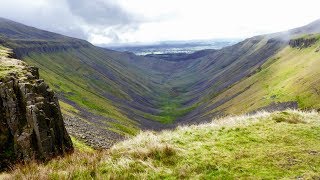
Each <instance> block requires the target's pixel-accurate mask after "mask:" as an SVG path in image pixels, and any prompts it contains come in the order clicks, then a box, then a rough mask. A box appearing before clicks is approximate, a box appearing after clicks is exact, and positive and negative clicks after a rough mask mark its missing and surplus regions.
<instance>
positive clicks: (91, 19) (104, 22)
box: [67, 0, 141, 26]
mask: <svg viewBox="0 0 320 180" xmlns="http://www.w3.org/2000/svg"><path fill="white" fill-rule="evenodd" d="M67 3H68V5H69V8H70V11H71V12H72V13H73V14H74V15H76V16H78V17H81V18H82V19H83V20H84V21H85V22H86V23H88V24H93V25H98V26H115V25H128V24H135V23H139V22H141V20H139V19H138V18H137V17H136V16H135V15H134V14H130V13H129V12H126V11H125V10H124V9H123V8H121V7H120V6H119V5H118V4H115V3H114V2H111V1H110V0H90V1H88V0H67Z"/></svg>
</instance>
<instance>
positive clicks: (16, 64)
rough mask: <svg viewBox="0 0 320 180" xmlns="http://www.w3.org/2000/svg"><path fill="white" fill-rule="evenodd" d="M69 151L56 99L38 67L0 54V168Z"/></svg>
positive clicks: (69, 143)
mask: <svg viewBox="0 0 320 180" xmlns="http://www.w3.org/2000/svg"><path fill="white" fill-rule="evenodd" d="M72 151H73V146H72V142H71V139H70V137H69V135H68V133H67V131H66V128H65V126H64V122H63V118H62V115H61V111H60V107H59V104H58V99H57V98H56V96H55V94H54V93H53V91H52V90H51V89H49V87H48V85H47V84H46V83H45V82H44V81H43V80H41V79H39V73H38V69H37V68H35V67H31V66H28V65H27V64H26V63H24V62H22V61H20V60H16V59H10V58H6V57H0V169H4V168H6V167H8V165H10V164H12V163H14V162H25V161H30V160H49V159H51V158H53V157H55V156H57V155H62V154H64V153H67V152H72Z"/></svg>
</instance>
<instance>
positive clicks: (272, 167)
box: [0, 111, 320, 179]
mask: <svg viewBox="0 0 320 180" xmlns="http://www.w3.org/2000/svg"><path fill="white" fill-rule="evenodd" d="M293 118H296V119H298V120H299V122H297V123H296V120H295V121H293V123H292V119H293ZM279 119H281V120H280V121H281V122H280V121H279ZM277 121H278V122H277ZM300 121H301V122H303V123H300ZM319 132H320V115H319V114H318V113H317V112H299V111H285V112H277V113H266V112H262V113H258V114H256V115H251V116H235V117H226V118H222V119H215V120H213V122H212V123H208V124H202V125H197V126H196V125H193V126H184V127H179V128H177V129H176V130H173V131H163V132H161V133H155V132H142V133H140V134H139V135H137V136H136V137H134V138H132V139H128V140H125V141H123V142H120V143H118V144H116V145H115V146H113V147H112V148H111V149H110V150H103V151H96V150H91V149H90V150H87V147H86V146H85V145H84V144H83V143H81V142H78V141H77V140H75V139H74V138H72V139H73V142H74V144H75V147H76V150H75V153H74V154H72V155H68V156H66V157H60V158H57V159H54V160H52V161H50V162H49V163H47V164H37V163H31V164H27V165H24V166H17V167H15V168H13V170H12V171H11V172H7V173H5V174H2V175H0V177H7V178H8V179H10V178H11V179H12V178H13V179H212V178H217V179H239V178H240V179H282V178H284V179H297V178H303V179H318V178H319V177H320V166H319V164H320V144H319V137H320V133H319Z"/></svg>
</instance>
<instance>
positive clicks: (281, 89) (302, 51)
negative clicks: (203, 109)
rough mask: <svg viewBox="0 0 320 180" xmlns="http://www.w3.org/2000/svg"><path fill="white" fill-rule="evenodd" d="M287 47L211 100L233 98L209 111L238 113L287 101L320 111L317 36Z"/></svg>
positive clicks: (308, 36) (318, 43) (319, 54)
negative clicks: (250, 74) (249, 75)
mask: <svg viewBox="0 0 320 180" xmlns="http://www.w3.org/2000/svg"><path fill="white" fill-rule="evenodd" d="M312 39H313V40H312ZM299 41H300V43H299ZM295 42H296V43H295ZM310 42H311V43H310ZM289 44H290V45H289ZM289 44H288V45H287V46H286V47H285V48H284V49H283V50H281V51H280V52H279V53H277V54H276V55H274V56H273V57H272V58H270V59H269V60H268V61H267V62H266V63H265V64H263V65H262V66H261V67H260V68H259V69H258V70H257V72H256V73H255V74H254V75H252V76H251V77H248V78H246V79H245V80H243V81H241V82H239V83H237V84H236V85H234V86H232V87H231V88H230V89H228V90H226V91H224V92H223V93H221V94H219V95H218V96H217V97H215V98H213V99H212V101H211V104H215V103H217V102H218V101H222V100H223V99H230V98H229V97H233V98H231V99H230V100H229V101H227V102H226V103H224V104H223V105H221V106H219V107H218V108H216V109H214V110H212V112H218V111H223V112H225V113H226V114H233V113H236V114H240V113H245V112H250V111H253V110H256V109H258V108H261V107H264V106H267V105H269V104H272V103H279V102H288V101H294V102H297V103H298V106H299V108H307V109H320V52H319V49H320V35H318V34H316V35H302V36H298V37H296V38H293V39H292V40H291V41H290V43H289Z"/></svg>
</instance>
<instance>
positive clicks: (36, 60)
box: [0, 19, 320, 148]
mask: <svg viewBox="0 0 320 180" xmlns="http://www.w3.org/2000/svg"><path fill="white" fill-rule="evenodd" d="M317 32H320V21H315V22H313V23H311V24H309V25H307V26H305V27H301V28H297V29H293V30H290V31H288V32H282V33H275V34H270V35H262V36H255V37H252V38H248V39H246V40H244V41H241V42H239V43H237V44H235V45H231V46H228V47H224V48H222V49H220V50H202V51H198V52H195V53H192V54H187V55H186V54H175V55H173V54H167V55H147V56H137V55H135V54H133V53H130V52H117V51H113V50H108V49H104V48H101V47H96V46H94V45H92V44H90V43H88V42H86V41H84V40H80V39H75V38H70V37H66V36H62V35H59V34H55V33H51V32H47V31H42V30H39V29H36V28H32V27H29V26H25V25H22V24H19V23H15V22H13V21H10V20H6V19H0V39H1V45H2V46H4V47H6V48H10V49H12V50H13V53H14V56H16V57H17V58H20V59H23V60H24V61H26V62H27V63H28V64H30V65H33V66H36V67H38V68H39V69H40V75H41V77H43V78H44V79H45V80H46V82H48V84H49V85H50V87H51V88H52V89H53V90H54V91H55V92H56V93H57V94H58V96H59V99H60V104H61V108H62V112H63V114H64V117H65V120H66V122H67V128H68V130H69V131H70V132H72V135H74V136H76V137H77V138H79V139H82V140H85V141H87V142H88V143H89V144H91V145H92V146H95V147H101V148H105V147H110V146H111V145H112V144H114V143H115V142H117V141H119V140H120V139H123V138H124V137H127V136H131V135H135V134H137V133H138V132H139V131H140V130H161V129H166V128H174V127H176V126H178V125H181V124H196V123H201V122H207V121H211V119H212V118H214V117H217V116H224V115H228V114H242V113H249V112H253V111H256V110H258V109H261V108H262V109H263V107H267V106H270V105H272V104H274V103H286V102H295V103H293V104H294V105H293V106H294V107H296V106H298V107H299V108H319V107H318V106H319V105H318V103H317V102H318V101H319V94H317V93H316V92H318V91H319V90H318V88H319V87H318V86H317V84H318V83H317V82H319V79H318V78H317V77H318V74H319V73H318V69H317V67H318V66H317V63H318V61H317V60H318V57H319V56H318V55H319V53H318V51H317V49H318V48H319V43H318V42H319V41H318V38H317V37H318V36H317V35H315V37H316V40H315V42H313V44H310V46H307V47H292V46H291V45H289V42H291V41H290V40H292V39H294V38H298V37H302V38H303V39H308V38H309V36H306V37H304V36H305V34H313V33H317ZM299 42H300V41H299ZM296 44H299V43H296ZM300 59H303V61H302V60H300ZM307 62H308V63H307ZM293 64H294V66H293ZM306 73H307V74H306ZM298 77H302V78H298ZM306 83H307V84H306ZM296 84H304V85H303V86H301V87H300V88H298V87H299V86H297V85H296ZM304 88H305V89H304ZM298 95H299V96H298ZM248 97H250V98H248ZM295 104H297V105H295ZM293 106H289V107H293ZM286 108H288V107H287V106H286ZM280 110H281V108H280ZM79 123H80V124H83V125H82V126H81V127H86V128H84V129H82V130H79V129H81V128H74V127H78V124H79ZM88 131H92V132H105V133H99V134H102V135H101V136H98V137H99V138H96V136H97V135H95V133H87V132H88ZM99 139H100V140H99ZM103 139H107V141H106V142H104V143H102V144H101V142H102V141H103Z"/></svg>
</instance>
